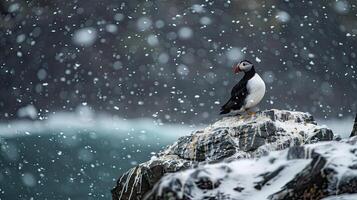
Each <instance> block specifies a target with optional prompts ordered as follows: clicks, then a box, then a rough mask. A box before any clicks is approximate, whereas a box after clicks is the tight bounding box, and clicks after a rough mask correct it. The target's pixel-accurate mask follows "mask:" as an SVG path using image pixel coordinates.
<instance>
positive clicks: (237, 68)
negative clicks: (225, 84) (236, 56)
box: [233, 60, 253, 74]
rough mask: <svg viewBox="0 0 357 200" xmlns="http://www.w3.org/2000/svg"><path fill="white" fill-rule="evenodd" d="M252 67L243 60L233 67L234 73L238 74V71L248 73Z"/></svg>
mask: <svg viewBox="0 0 357 200" xmlns="http://www.w3.org/2000/svg"><path fill="white" fill-rule="evenodd" d="M252 67H253V64H252V63H251V62H249V61H247V60H243V61H241V62H240V63H238V64H236V65H234V66H233V71H234V73H236V74H237V73H239V72H240V71H243V72H248V71H249V70H251V69H252Z"/></svg>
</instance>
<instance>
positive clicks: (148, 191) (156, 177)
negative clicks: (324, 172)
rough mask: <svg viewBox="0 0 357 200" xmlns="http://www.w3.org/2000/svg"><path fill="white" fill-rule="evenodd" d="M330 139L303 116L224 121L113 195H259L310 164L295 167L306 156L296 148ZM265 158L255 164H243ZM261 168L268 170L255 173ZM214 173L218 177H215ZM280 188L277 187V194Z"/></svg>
mask: <svg viewBox="0 0 357 200" xmlns="http://www.w3.org/2000/svg"><path fill="white" fill-rule="evenodd" d="M332 139H333V133H332V131H331V130H330V129H328V128H327V127H321V126H318V125H317V124H316V122H315V121H314V119H313V117H312V116H311V115H310V114H307V113H302V112H291V111H283V110H267V111H262V112H259V113H257V114H256V115H254V116H244V117H240V116H232V117H225V118H223V119H222V120H219V121H217V122H216V123H214V124H212V125H210V126H209V127H207V128H205V129H202V130H198V131H195V132H193V133H192V134H191V135H189V136H185V137H182V138H180V139H179V140H178V141H177V142H176V143H175V144H173V145H171V146H169V147H168V148H167V149H166V150H164V151H162V152H161V153H159V154H158V156H156V157H153V158H152V159H151V160H150V161H148V162H146V163H142V164H140V165H138V166H137V167H135V168H133V169H131V170H129V171H128V172H127V173H125V174H124V175H122V176H121V177H120V179H119V180H118V182H117V186H116V187H115V188H114V189H113V190H112V194H113V199H143V198H144V197H147V198H149V199H168V198H169V197H170V196H173V197H175V198H177V199H201V197H203V196H202V195H203V194H204V195H205V197H207V198H211V199H215V198H214V197H216V196H217V195H218V197H220V198H219V199H224V198H226V199H230V198H231V192H232V191H229V192H228V191H227V190H225V189H224V188H226V187H225V185H227V184H228V185H232V186H233V185H235V187H234V188H231V189H232V190H233V191H236V192H237V193H238V194H239V193H240V194H246V193H247V191H249V190H251V191H254V190H257V191H259V190H262V188H265V187H266V186H267V185H270V181H271V180H272V179H276V178H277V176H278V177H280V176H281V173H284V174H285V173H286V174H287V175H286V176H289V177H290V179H284V180H285V181H286V183H287V182H288V181H292V180H293V175H294V173H295V172H298V171H299V170H300V171H301V170H303V169H304V168H305V167H306V166H307V165H308V164H309V160H306V161H305V162H297V161H296V160H298V157H297V156H299V155H301V156H304V155H305V154H302V153H301V152H303V151H304V150H305V149H304V148H305V147H299V146H301V145H304V144H311V143H316V142H318V141H330V140H332ZM289 147H290V149H289V150H287V151H286V152H285V153H283V152H278V153H275V152H274V153H270V154H269V156H266V155H267V154H268V153H269V152H271V151H274V150H282V149H286V148H289ZM293 147H295V148H293ZM299 152H300V153H299ZM263 155H265V156H264V157H262V158H261V159H259V160H253V159H249V160H248V159H247V158H259V157H261V156H263ZM274 155H275V157H274ZM314 155H315V154H314ZM284 156H285V157H289V158H290V160H289V161H285V163H286V164H285V165H283V164H281V163H282V160H281V161H279V159H281V157H284ZM294 156H295V157H294ZM293 158H294V159H293ZM241 159H243V160H241ZM300 160H301V159H300ZM264 162H265V163H264ZM319 162H320V161H319ZM214 163H218V164H214ZM263 164H264V165H267V166H266V167H267V168H264V167H259V165H263ZM295 165H296V166H298V167H300V168H296V166H295ZM239 166H240V167H239ZM242 166H243V167H242ZM254 166H255V167H254ZM289 166H290V167H289ZM294 166H295V168H294ZM238 167H239V169H240V172H241V173H243V174H240V175H239V173H240V172H239V171H235V170H234V169H236V168H237V169H238ZM314 167H315V165H314ZM185 169H186V170H185ZM243 169H244V171H243ZM253 169H254V170H253ZM249 170H252V174H251V175H250V176H253V175H254V174H253V171H255V172H254V173H255V174H258V175H261V176H259V177H261V178H260V179H259V178H256V179H255V178H254V177H251V180H246V181H243V180H245V178H247V179H249V177H248V176H245V175H244V174H245V173H246V172H247V171H249ZM215 172H217V174H219V175H218V176H213V175H212V174H215ZM289 172H291V173H289ZM293 172H294V173H293ZM247 174H249V173H247ZM236 175H237V176H236ZM295 175H296V174H295ZM162 177H164V178H162ZM212 177H214V180H213V179H211V178H212ZM237 177H240V178H237ZM253 179H254V180H253ZM249 181H250V182H249ZM243 182H244V183H243ZM253 182H254V183H255V185H254V184H253ZM233 183H235V184H233ZM238 183H242V184H241V185H240V184H238ZM248 183H249V184H253V185H254V186H252V188H250V189H249V188H248V186H246V185H244V184H248ZM291 184H292V183H291ZM283 186H284V185H279V186H278V185H275V187H276V188H278V189H279V188H282V187H283ZM278 189H275V193H276V194H277V195H278V192H281V193H284V192H283V191H279V190H278ZM264 190H265V189H264ZM227 192H228V193H227ZM270 194H273V193H270ZM215 195H216V196H215ZM235 195H236V194H235ZM279 196H283V195H282V194H279ZM239 198H240V197H239V195H238V199H239ZM242 198H243V197H242ZM274 198H275V197H274ZM243 199H244V198H243Z"/></svg>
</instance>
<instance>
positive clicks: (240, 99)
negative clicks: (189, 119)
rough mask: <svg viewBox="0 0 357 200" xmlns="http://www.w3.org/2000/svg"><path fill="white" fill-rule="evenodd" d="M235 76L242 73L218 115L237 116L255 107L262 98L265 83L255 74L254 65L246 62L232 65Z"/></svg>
mask: <svg viewBox="0 0 357 200" xmlns="http://www.w3.org/2000/svg"><path fill="white" fill-rule="evenodd" d="M233 71H234V73H235V74H237V73H239V72H241V71H242V72H244V76H243V78H242V79H241V80H240V81H239V82H238V83H237V84H236V85H235V86H234V87H233V89H232V91H231V98H230V99H229V100H228V102H227V103H226V104H224V105H223V106H222V108H221V113H220V114H227V113H234V114H239V113H242V112H244V111H247V112H248V111H249V109H251V108H253V107H255V106H256V105H257V104H258V103H259V102H260V101H261V100H262V99H263V97H264V94H265V83H264V81H263V79H262V78H261V77H260V76H259V75H258V74H257V73H256V72H255V69H254V65H253V64H252V63H251V62H249V61H248V60H243V61H241V62H240V63H237V64H235V65H233Z"/></svg>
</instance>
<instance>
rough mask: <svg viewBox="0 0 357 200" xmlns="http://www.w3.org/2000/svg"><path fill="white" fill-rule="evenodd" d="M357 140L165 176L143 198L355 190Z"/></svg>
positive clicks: (296, 195)
mask: <svg viewBox="0 0 357 200" xmlns="http://www.w3.org/2000/svg"><path fill="white" fill-rule="evenodd" d="M356 141H357V137H353V138H351V139H349V140H343V141H330V142H323V143H317V144H310V145H304V146H296V147H291V148H289V149H287V150H284V151H276V152H272V153H270V154H269V155H268V156H264V157H261V158H259V159H240V160H235V161H232V162H222V163H217V164H207V165H202V166H198V167H196V168H193V169H188V170H185V171H180V172H177V173H172V174H168V175H166V176H165V177H163V178H162V179H161V180H160V182H159V183H158V184H156V185H155V187H154V189H153V190H152V191H151V192H150V193H149V194H148V196H147V199H197V200H198V199H220V200H233V199H235V200H238V199H244V200H255V199H322V198H324V197H328V196H334V195H339V194H348V193H356V192H357V146H356Z"/></svg>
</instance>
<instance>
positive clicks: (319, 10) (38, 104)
mask: <svg viewBox="0 0 357 200" xmlns="http://www.w3.org/2000/svg"><path fill="white" fill-rule="evenodd" d="M356 6H357V2H356V1H352V0H337V1H336V0H329V1H312V0H311V1H305V0H301V1H292V0H290V1H289V0H284V1H278V0H270V1H260V0H259V1H258V0H220V1H213V0H189V1H174V0H160V1H159V0H158V1H143V0H141V1H138V0H127V1H114V0H101V1H97V0H69V1H60V0H33V1H22V0H2V1H0V15H1V17H0V122H1V123H0V145H1V151H0V199H31V198H32V199H46V198H47V199H110V192H109V191H110V189H111V187H112V186H114V184H115V180H116V179H117V178H118V177H119V176H120V174H121V173H123V172H124V171H125V170H127V169H128V168H129V167H132V166H134V165H136V164H138V163H140V162H142V161H145V160H148V159H149V158H150V157H151V156H152V155H153V154H154V153H153V152H157V151H158V150H160V149H161V148H163V147H164V146H165V145H167V144H170V143H172V142H173V141H174V140H175V139H176V138H177V137H179V136H180V135H184V134H189V133H190V131H191V130H193V129H196V128H198V127H201V126H204V125H205V124H208V123H211V122H214V121H215V120H217V119H219V116H218V111H219V108H220V106H221V105H222V104H223V103H225V101H226V100H227V99H228V98H229V95H230V94H229V92H230V90H231V88H232V87H233V86H234V84H235V83H237V82H238V81H239V79H240V78H241V76H242V75H238V76H237V75H234V74H232V69H231V66H232V64H233V63H234V62H237V61H240V60H242V59H248V60H250V61H251V62H253V63H254V64H255V66H256V69H257V71H258V73H259V74H260V75H261V76H262V78H263V79H264V80H265V83H266V85H267V94H266V96H265V98H264V100H263V102H262V103H261V104H260V109H269V108H277V109H288V110H298V111H304V112H310V113H311V114H313V116H314V117H315V118H316V119H318V121H319V122H321V123H323V124H327V125H328V126H332V127H331V128H334V129H335V132H337V133H339V134H341V135H343V136H346V135H348V132H349V131H350V128H351V127H352V121H353V120H352V116H354V115H355V114H356V112H357V111H356V110H357V101H356V98H357V72H356V68H357V65H356V63H357V59H356V57H357V54H356V48H357V41H356V34H357V8H356ZM151 152H152V153H151Z"/></svg>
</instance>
